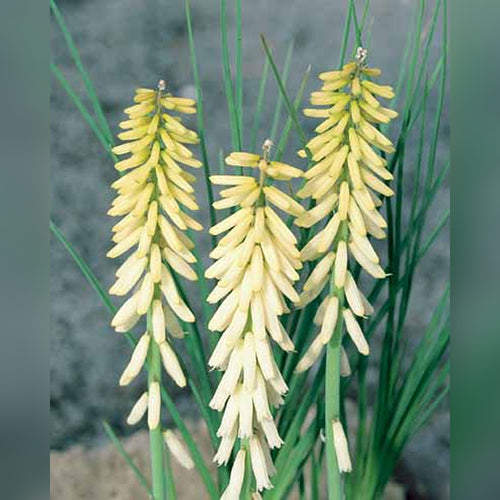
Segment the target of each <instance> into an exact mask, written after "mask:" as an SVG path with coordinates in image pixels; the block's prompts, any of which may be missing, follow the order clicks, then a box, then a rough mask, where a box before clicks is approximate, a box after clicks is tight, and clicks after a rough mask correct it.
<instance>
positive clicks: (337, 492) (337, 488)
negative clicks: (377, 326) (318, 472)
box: [325, 289, 344, 500]
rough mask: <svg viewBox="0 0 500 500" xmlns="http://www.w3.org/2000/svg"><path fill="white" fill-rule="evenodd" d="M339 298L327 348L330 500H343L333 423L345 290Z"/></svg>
mask: <svg viewBox="0 0 500 500" xmlns="http://www.w3.org/2000/svg"><path fill="white" fill-rule="evenodd" d="M337 297H338V299H339V314H338V317H337V324H336V326H335V332H334V334H333V335H332V338H331V339H330V342H328V345H327V346H326V373H325V433H326V458H327V473H328V499H329V500H341V498H342V479H341V476H340V470H339V466H338V463H337V455H336V453H335V446H334V443H333V427H332V422H333V420H334V419H340V347H341V344H342V314H341V311H342V306H343V303H344V292H343V290H340V289H338V290H337Z"/></svg>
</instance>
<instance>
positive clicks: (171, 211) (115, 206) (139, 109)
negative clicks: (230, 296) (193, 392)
mask: <svg viewBox="0 0 500 500" xmlns="http://www.w3.org/2000/svg"><path fill="white" fill-rule="evenodd" d="M134 101H135V103H136V104H134V105H133V106H131V107H129V108H127V109H126V110H125V113H126V114H127V115H128V118H129V119H128V120H126V121H123V122H121V123H120V124H119V126H120V128H121V129H124V130H125V131H124V132H121V133H120V134H118V138H119V139H120V140H122V141H123V144H120V145H119V146H116V147H115V148H113V152H114V153H115V154H116V155H125V154H129V157H128V158H126V159H124V160H121V161H119V162H117V163H116V165H115V167H116V169H117V170H118V171H119V172H121V173H123V174H124V175H122V176H121V177H120V178H119V179H118V180H117V181H115V182H114V183H113V184H112V187H113V188H114V189H115V190H116V191H117V193H118V195H117V197H116V198H115V199H114V201H113V203H112V207H111V209H110V210H109V212H108V214H109V215H111V216H114V217H121V220H120V221H119V222H118V223H117V224H116V225H115V226H114V227H113V230H112V231H113V233H114V235H113V242H114V243H115V246H114V247H113V248H112V249H111V250H110V251H109V252H108V254H107V256H108V257H110V258H116V257H120V256H122V255H124V254H126V253H128V252H131V253H130V254H129V256H128V257H127V259H126V260H125V262H124V263H123V264H122V265H121V266H120V267H119V269H118V270H117V271H116V277H117V280H116V282H115V283H114V285H113V286H112V287H111V289H110V293H111V294H113V295H118V296H126V295H128V294H130V297H129V298H128V299H127V300H126V301H125V303H124V304H123V305H122V306H121V308H120V309H119V310H118V312H117V313H116V315H115V317H114V318H113V320H112V322H111V325H112V326H113V327H114V328H115V330H116V331H118V332H126V331H128V330H130V329H131V328H132V327H134V326H135V324H136V323H137V322H138V321H139V319H140V318H141V316H143V315H145V314H148V331H147V332H146V333H145V334H144V335H143V336H142V337H141V339H140V340H139V342H138V344H137V346H136V348H135V350H134V353H133V354H132V358H131V360H130V363H129V365H128V366H127V368H126V369H125V371H124V373H123V375H122V377H121V379H120V385H127V384H129V383H130V382H131V381H132V380H133V379H134V378H135V377H136V376H137V374H138V373H139V372H140V370H141V368H142V366H143V365H144V362H145V360H146V358H147V356H148V353H149V352H150V351H151V349H152V346H153V344H154V345H156V346H157V347H158V351H159V354H160V356H161V358H162V360H163V364H164V366H165V369H166V371H167V373H168V374H169V375H170V376H171V377H172V378H173V380H174V381H175V382H176V383H177V385H179V386H181V387H183V386H185V385H186V379H185V377H184V374H183V372H182V369H181V366H180V364H179V361H178V359H177V357H176V355H175V353H174V351H173V349H172V348H171V346H170V344H169V342H168V340H167V337H166V334H165V332H166V331H167V332H168V333H169V334H170V335H171V336H172V337H182V336H183V331H182V327H181V325H180V323H179V319H178V318H180V319H181V320H183V321H186V322H193V321H194V320H195V318H194V315H193V313H192V312H191V311H190V309H189V308H188V307H187V305H186V304H185V303H184V301H183V300H182V298H181V297H180V295H179V292H178V289H177V286H176V284H175V279H174V273H176V274H179V275H180V276H183V277H184V278H186V279H188V280H195V279H196V274H195V272H194V271H193V270H192V268H191V264H192V263H193V262H195V261H196V259H195V257H194V255H193V254H192V253H191V250H192V249H193V247H194V243H193V242H192V241H191V240H190V239H189V238H188V236H187V235H186V234H185V231H186V230H187V229H188V228H189V229H193V230H195V231H199V230H201V229H202V227H201V225H200V224H199V223H198V222H196V221H195V220H194V219H193V218H192V217H191V216H189V215H188V214H187V213H186V212H185V209H186V208H187V209H190V210H197V209H198V205H197V203H196V200H195V197H194V188H193V183H194V181H195V180H196V179H195V177H194V176H193V175H192V174H190V173H188V172H186V171H185V169H184V165H187V166H189V167H194V168H198V167H200V166H201V162H200V161H198V160H197V159H196V158H194V157H193V154H192V153H191V151H190V150H189V149H188V148H187V147H186V146H185V144H197V143H198V136H197V135H196V133H195V132H193V131H191V130H189V129H187V128H186V127H185V126H184V125H183V124H182V120H181V118H179V117H177V116H173V115H172V114H171V112H173V111H175V112H179V113H188V114H190V113H195V112H196V110H195V107H194V106H195V102H194V101H193V100H192V99H184V98H180V97H173V96H171V95H170V94H169V93H166V92H165V82H164V81H163V80H162V81H160V83H159V84H158V89H157V90H152V89H137V90H136V93H135V97H134ZM181 165H182V166H181ZM157 392H158V394H159V391H158V389H157V387H156V386H155V387H154V388H153V392H152V391H151V388H150V391H149V411H150V412H151V409H152V408H153V409H154V413H153V416H152V418H150V419H149V422H150V426H151V425H154V424H155V423H156V422H157V421H158V416H157V415H156V414H157V413H158V412H159V409H158V410H157V408H159V407H158V401H157V400H159V396H157ZM144 408H145V402H144V396H143V399H142V400H141V404H140V405H139V406H138V407H137V408H136V410H135V411H133V412H132V413H133V415H132V417H131V418H130V419H129V420H130V421H131V422H132V423H136V422H137V420H138V419H137V417H136V416H137V415H140V413H141V411H142V413H144V411H143V409H144ZM141 416H142V415H141Z"/></svg>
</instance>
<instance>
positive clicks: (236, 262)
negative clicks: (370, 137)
mask: <svg viewBox="0 0 500 500" xmlns="http://www.w3.org/2000/svg"><path fill="white" fill-rule="evenodd" d="M271 146H272V143H271V141H269V140H267V141H266V142H265V143H264V145H263V147H262V150H263V153H262V156H260V155H258V154H252V153H244V152H236V153H231V154H230V155H229V156H228V157H227V158H226V163H227V164H228V165H231V166H240V167H243V168H245V169H246V168H248V169H250V172H249V174H250V175H214V176H212V177H210V179H211V181H212V183H214V184H217V185H220V186H224V189H222V191H221V192H220V195H221V197H222V199H221V200H220V201H216V202H215V203H214V207H215V208H217V209H223V208H234V211H233V213H232V214H231V215H230V216H229V217H227V218H226V219H224V220H223V221H221V222H219V223H218V224H216V225H215V226H213V227H212V228H211V229H210V233H211V234H213V235H220V234H222V233H225V232H226V235H225V236H224V237H222V238H221V239H220V240H219V243H218V245H217V246H216V247H215V248H214V249H213V251H212V252H211V254H210V255H211V257H212V258H214V259H215V263H214V264H212V265H211V266H210V267H209V268H208V269H207V271H206V273H205V276H206V277H207V278H215V279H217V280H218V283H217V285H216V286H215V288H214V289H213V290H212V292H211V293H210V295H209V297H208V301H209V302H210V303H216V302H219V301H221V304H220V305H219V307H218V309H217V310H216V312H215V314H214V315H213V316H212V319H211V320H210V323H209V325H208V327H209V329H210V330H211V331H217V332H222V336H221V337H220V339H219V342H218V344H217V346H216V347H215V349H214V352H213V353H212V356H211V358H210V360H209V364H210V366H211V367H212V368H215V369H222V370H224V371H225V373H224V375H223V377H222V378H221V380H220V383H219V386H218V388H217V390H216V392H215V394H214V396H213V399H212V401H211V402H210V406H211V407H212V408H214V409H216V410H218V411H222V410H224V416H223V417H222V422H221V425H220V427H219V429H218V433H217V434H218V436H219V437H221V438H222V439H221V444H220V447H219V449H218V451H217V454H216V456H215V458H214V461H215V462H217V463H218V464H219V465H221V464H226V463H227V461H228V460H229V458H230V455H231V452H232V450H233V447H234V445H235V442H236V439H237V438H240V440H241V443H240V445H239V447H240V451H239V453H241V450H243V449H246V450H247V452H248V453H250V459H251V463H252V470H253V474H254V477H255V480H256V485H257V488H258V490H263V489H269V488H271V487H272V484H271V481H270V476H272V474H273V473H274V467H273V465H272V461H271V454H270V449H272V448H279V447H280V446H281V444H282V440H281V437H280V436H279V434H278V430H277V428H276V425H275V423H274V420H273V417H272V414H271V410H270V406H273V407H277V406H279V405H280V404H282V402H283V395H284V394H285V392H286V391H287V390H288V388H287V386H286V384H285V381H284V380H283V378H282V376H281V373H280V372H279V369H278V367H277V365H276V363H275V361H274V358H273V355H272V350H271V345H270V342H269V337H270V338H271V339H272V340H274V341H275V342H276V343H277V344H278V345H279V346H280V347H281V348H282V349H283V350H285V351H292V350H293V349H294V346H293V343H292V341H291V340H290V338H289V337H288V335H287V333H286V331H285V329H284V328H283V326H282V324H281V322H280V319H279V317H280V316H281V315H282V314H284V313H286V312H288V311H289V309H288V306H287V302H286V300H285V299H288V300H289V301H291V302H292V303H298V302H299V295H298V294H297V292H296V291H295V290H294V287H293V284H294V282H295V281H297V280H298V279H299V274H298V273H297V270H298V269H300V268H301V267H302V264H301V261H300V252H299V251H298V250H297V246H296V245H297V240H296V238H295V236H294V235H293V233H292V232H291V231H290V229H288V227H287V225H286V224H285V223H284V222H283V221H282V220H281V218H280V216H279V215H278V213H277V212H276V211H275V208H278V209H280V210H282V211H284V212H286V213H288V214H291V215H293V216H299V215H301V214H302V213H303V212H304V209H303V208H302V206H301V205H299V204H298V203H297V202H296V201H295V200H293V199H292V198H291V197H290V196H288V195H286V194H285V193H283V192H282V191H280V190H279V189H278V188H277V187H275V186H274V185H273V186H271V185H269V183H268V180H269V178H271V179H274V180H290V179H293V178H298V177H301V176H302V171H301V170H299V169H297V168H295V167H292V166H290V165H286V164H284V163H281V162H276V161H270V160H269V152H270V149H271ZM252 170H253V171H254V172H255V174H257V175H256V176H255V177H254V176H253V175H251V174H252ZM226 186H227V187H226ZM273 206H274V207H275V208H273ZM235 467H236V464H235V466H233V472H232V473H231V480H230V486H229V487H228V490H226V492H225V493H224V495H223V498H238V494H237V493H236V492H237V487H236V486H235V485H239V480H238V479H237V478H239V477H240V476H241V474H242V473H241V471H239V470H235ZM239 467H241V465H239ZM233 476H234V478H235V479H234V480H233Z"/></svg>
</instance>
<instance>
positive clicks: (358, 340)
mask: <svg viewBox="0 0 500 500" xmlns="http://www.w3.org/2000/svg"><path fill="white" fill-rule="evenodd" d="M365 59H366V51H365V50H364V49H361V48H360V49H359V50H358V52H357V57H356V60H355V61H352V62H349V63H348V64H346V65H345V66H344V67H343V68H342V69H341V70H339V71H328V72H325V73H321V74H320V75H319V78H320V79H321V80H322V81H323V86H322V88H321V90H319V91H316V92H313V93H312V94H311V98H310V102H311V104H312V105H315V106H326V107H324V108H321V109H317V108H311V109H305V110H304V114H305V115H306V116H310V117H314V118H322V119H323V121H322V123H321V124H320V125H319V126H317V127H316V132H317V135H316V136H315V137H313V138H312V139H311V140H310V141H309V142H308V143H307V145H306V147H307V149H308V150H309V152H310V154H311V155H312V159H313V161H314V164H313V166H312V167H311V168H310V169H309V170H308V171H307V172H305V173H304V177H305V179H306V182H305V184H304V186H303V187H302V188H301V189H300V191H299V192H298V195H299V196H300V197H301V198H307V197H312V198H313V199H314V200H315V202H316V203H315V205H314V207H313V208H311V210H309V211H307V212H306V213H304V214H302V215H300V216H299V217H297V219H296V220H295V224H297V225H298V226H300V227H305V228H310V227H312V226H313V225H314V224H316V223H319V222H321V221H323V220H325V219H326V224H325V225H324V227H323V228H322V229H320V231H318V232H317V233H316V234H315V235H314V236H313V237H312V238H311V239H310V241H309V242H308V243H307V244H306V245H305V246H304V248H303V249H302V251H301V258H302V259H303V260H306V261H315V260H318V259H321V260H319V261H318V263H317V264H316V266H315V268H314V270H313V271H312V273H311V274H310V276H309V277H308V279H307V280H306V281H305V284H304V288H303V292H302V294H301V296H300V299H301V300H300V305H301V306H305V305H307V304H308V303H310V302H311V301H313V300H314V299H316V298H317V297H319V296H320V295H321V294H322V293H323V290H324V289H325V288H327V293H326V297H325V298H324V299H323V302H322V304H321V305H320V307H319V308H318V312H317V314H316V317H315V319H314V323H315V324H316V325H317V326H318V327H319V330H320V331H319V334H318V338H317V339H316V340H314V341H313V342H312V344H311V345H310V347H309V349H308V351H307V352H306V354H305V355H304V357H303V358H302V359H301V361H300V362H299V364H298V366H297V370H298V371H303V370H306V369H308V368H309V367H310V366H312V364H313V363H314V361H315V360H316V359H317V358H318V357H319V355H320V354H321V352H322V345H324V343H327V342H328V341H329V340H330V339H331V338H332V335H333V334H334V329H335V325H336V323H337V322H338V321H341V320H342V321H343V322H344V324H345V327H346V330H347V333H348V334H349V336H350V337H351V339H352V341H353V342H354V344H355V345H356V347H357V349H358V350H359V352H360V353H361V354H363V355H367V354H368V353H369V347H368V343H367V342H366V339H365V337H364V335H363V332H362V331H361V327H360V325H359V323H358V321H357V320H356V318H355V316H358V317H360V318H363V317H366V316H368V315H369V314H371V313H372V312H373V308H372V307H371V305H370V304H369V303H368V301H367V299H366V298H365V296H364V295H363V293H362V292H361V291H360V290H359V288H358V286H357V284H356V282H355V280H354V278H353V276H352V274H351V273H350V272H349V261H350V258H351V261H352V260H354V261H356V262H357V263H359V265H360V266H361V267H362V268H363V269H364V270H365V271H366V272H367V273H369V274H370V275H371V276H373V277H374V278H377V279H381V278H384V277H385V276H386V274H385V271H384V269H383V268H382V266H381V265H380V259H379V257H378V255H377V253H376V252H375V250H374V248H373V246H372V244H371V242H370V239H369V237H370V236H371V237H374V238H376V239H382V238H385V236H386V234H385V229H386V228H387V223H386V222H385V220H384V218H383V217H382V215H381V214H380V212H379V208H380V206H381V204H382V200H381V198H380V197H381V196H382V197H385V196H392V195H393V194H394V192H393V191H392V189H391V188H390V187H388V186H387V184H386V182H387V181H390V180H391V179H392V178H393V176H392V174H391V172H390V171H389V170H388V169H387V161H386V160H385V158H384V157H383V156H382V155H381V153H380V152H384V153H392V152H393V151H394V147H393V145H392V143H391V141H390V140H389V139H388V138H387V137H385V136H384V135H383V134H382V133H381V132H380V131H379V130H378V128H377V124H380V123H388V122H389V121H390V120H391V119H393V118H395V117H396V116H397V113H396V112H395V111H392V110H391V109H389V108H386V107H384V106H382V105H381V104H380V102H379V100H378V98H380V97H382V98H386V99H390V98H392V97H394V92H393V90H392V88H391V87H389V86H385V85H378V84H376V83H374V82H372V81H371V80H370V78H372V77H376V76H379V75H380V70H378V69H375V68H368V67H367V66H366V63H365ZM299 155H300V156H302V157H305V156H306V153H305V151H304V150H302V151H300V152H299ZM344 302H345V304H344ZM342 304H344V305H342ZM341 371H342V374H343V375H346V374H347V373H349V372H350V369H349V366H348V360H347V357H346V355H345V353H342V370H341Z"/></svg>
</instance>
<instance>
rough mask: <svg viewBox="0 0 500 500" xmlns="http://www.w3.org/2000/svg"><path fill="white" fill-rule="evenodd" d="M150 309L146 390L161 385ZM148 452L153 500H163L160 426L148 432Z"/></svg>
mask: <svg viewBox="0 0 500 500" xmlns="http://www.w3.org/2000/svg"><path fill="white" fill-rule="evenodd" d="M151 314H152V309H151V307H150V308H149V311H148V318H147V325H148V332H149V334H150V335H151V342H150V343H149V345H150V347H149V372H148V388H149V389H150V388H151V385H152V384H153V383H154V382H158V383H161V357H160V350H159V349H158V345H157V344H156V342H155V341H154V339H153V328H152V325H151ZM149 450H150V455H151V483H152V489H153V497H154V500H165V498H166V496H165V487H166V481H165V468H164V455H163V436H162V432H161V424H158V425H157V426H156V429H150V430H149Z"/></svg>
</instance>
